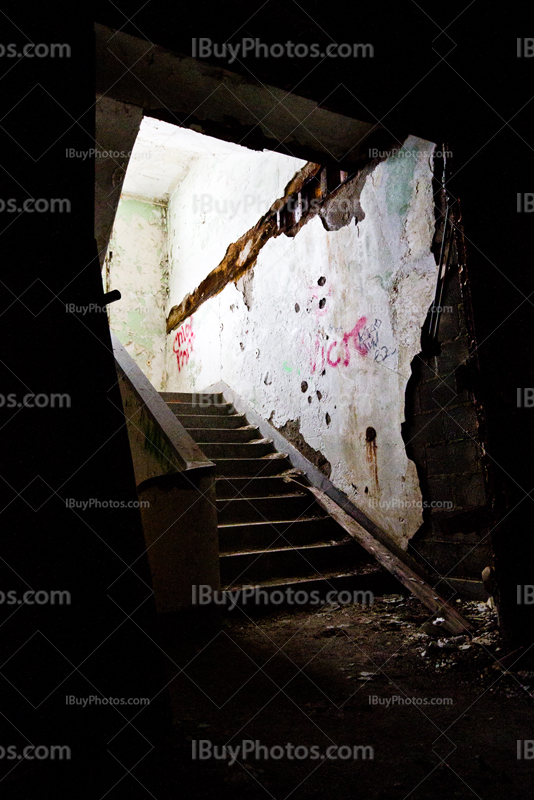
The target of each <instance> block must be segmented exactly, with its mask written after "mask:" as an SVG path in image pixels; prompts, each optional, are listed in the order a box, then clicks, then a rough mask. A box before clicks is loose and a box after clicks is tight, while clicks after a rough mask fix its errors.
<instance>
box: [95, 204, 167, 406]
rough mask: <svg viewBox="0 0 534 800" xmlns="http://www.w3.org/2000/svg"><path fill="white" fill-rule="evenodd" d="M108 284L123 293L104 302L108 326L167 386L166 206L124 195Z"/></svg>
mask: <svg viewBox="0 0 534 800" xmlns="http://www.w3.org/2000/svg"><path fill="white" fill-rule="evenodd" d="M105 267H106V286H107V290H108V291H110V290H111V289H118V290H119V291H120V292H121V295H122V297H121V299H120V300H118V301H117V302H115V303H112V304H110V305H109V307H108V313H109V320H110V326H111V329H112V330H113V331H114V332H115V333H116V334H117V336H118V338H119V339H120V341H121V343H122V344H123V345H124V346H125V348H126V349H127V351H128V352H129V353H130V355H131V356H132V357H133V358H134V359H135V361H136V362H137V364H138V365H139V367H140V368H141V369H142V371H143V372H144V373H145V375H146V376H147V378H148V379H149V381H150V382H151V383H152V384H153V385H154V386H155V387H156V389H158V391H163V390H164V389H165V388H166V381H167V376H166V372H165V347H166V338H167V337H166V333H165V306H166V303H167V293H168V257H167V231H166V209H165V207H163V206H160V205H156V204H154V203H149V202H143V201H140V200H134V199H131V198H126V197H123V198H122V199H121V201H120V203H119V206H118V208H117V214H116V217H115V224H114V226H113V231H112V235H111V239H110V243H109V247H108V252H107V255H106V264H105Z"/></svg>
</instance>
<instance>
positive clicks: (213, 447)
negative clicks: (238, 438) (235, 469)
mask: <svg viewBox="0 0 534 800" xmlns="http://www.w3.org/2000/svg"><path fill="white" fill-rule="evenodd" d="M198 446H199V447H200V449H201V450H202V452H203V453H204V455H205V456H206V457H207V458H209V459H217V458H261V457H262V456H266V455H268V454H269V453H274V452H276V451H275V449H274V447H273V443H272V442H271V441H268V440H265V439H262V440H261V441H260V442H245V443H244V444H220V443H215V444H208V443H206V442H199V443H198Z"/></svg>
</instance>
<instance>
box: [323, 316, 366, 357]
mask: <svg viewBox="0 0 534 800" xmlns="http://www.w3.org/2000/svg"><path fill="white" fill-rule="evenodd" d="M366 322H367V317H360V319H359V320H358V322H357V323H356V325H355V326H354V328H353V329H352V330H351V331H349V332H348V333H345V334H344V335H343V340H342V343H341V344H342V347H343V350H342V354H340V355H338V357H337V359H336V360H335V361H333V360H332V357H331V354H332V350H333V349H334V348H335V347H337V341H335V342H332V344H331V345H330V346H329V348H328V352H327V354H326V360H327V362H328V363H329V364H330V366H331V367H337V366H338V364H339V363H340V362H341V358H342V356H343V366H344V367H348V365H349V364H350V348H349V343H350V342H352V343H353V345H354V347H355V348H356V351H357V352H358V353H359V354H360V355H362V356H366V355H367V349H366V348H365V346H364V345H363V344H362V343H361V341H360V337H359V336H358V334H359V332H360V331H361V329H362V328H363V326H364V325H365V323H366Z"/></svg>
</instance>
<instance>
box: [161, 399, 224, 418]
mask: <svg viewBox="0 0 534 800" xmlns="http://www.w3.org/2000/svg"><path fill="white" fill-rule="evenodd" d="M167 405H168V406H169V408H170V409H171V411H172V412H173V414H176V416H177V417H180V416H182V415H187V416H192V415H193V416H197V417H199V416H202V417H215V416H221V417H223V416H225V415H226V414H235V413H236V412H235V408H234V407H233V405H232V404H231V403H217V404H214V403H213V404H210V405H201V404H200V403H177V402H173V401H171V402H168V403H167Z"/></svg>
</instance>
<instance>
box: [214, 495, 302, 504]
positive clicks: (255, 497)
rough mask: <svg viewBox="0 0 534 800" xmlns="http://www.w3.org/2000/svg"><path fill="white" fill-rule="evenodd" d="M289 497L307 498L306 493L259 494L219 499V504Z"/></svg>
mask: <svg viewBox="0 0 534 800" xmlns="http://www.w3.org/2000/svg"><path fill="white" fill-rule="evenodd" d="M309 496H310V498H311V499H312V500H313V499H314V498H313V496H312V495H309ZM287 497H306V492H291V493H288V494H259V495H250V496H249V497H243V496H242V495H241V496H239V497H218V498H217V502H218V503H235V502H243V501H244V500H246V501H247V503H250V502H252V500H278V498H280V499H281V500H282V499H283V500H285V499H286V498H287Z"/></svg>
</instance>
